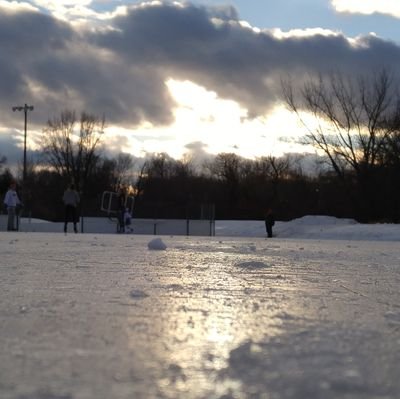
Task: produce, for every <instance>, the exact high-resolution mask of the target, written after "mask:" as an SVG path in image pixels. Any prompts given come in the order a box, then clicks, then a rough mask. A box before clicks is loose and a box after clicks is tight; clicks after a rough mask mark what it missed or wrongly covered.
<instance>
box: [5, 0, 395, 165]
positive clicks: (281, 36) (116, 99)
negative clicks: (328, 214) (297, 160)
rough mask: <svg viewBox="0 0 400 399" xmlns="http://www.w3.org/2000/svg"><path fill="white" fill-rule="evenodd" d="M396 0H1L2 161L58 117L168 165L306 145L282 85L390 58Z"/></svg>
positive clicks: (359, 69)
mask: <svg viewBox="0 0 400 399" xmlns="http://www.w3.org/2000/svg"><path fill="white" fill-rule="evenodd" d="M399 19H400V1H398V0H280V1H276V0H236V1H229V0H219V1H212V0H193V1H191V2H185V1H125V0H109V1H108V0H97V1H96V0H93V1H91V0H77V1H74V0H32V1H27V0H26V1H14V0H13V1H5V0H0V154H2V155H6V156H7V157H8V158H9V161H12V160H15V159H18V157H22V141H23V113H21V112H12V110H11V108H12V106H15V105H23V104H25V103H27V104H28V105H34V107H35V109H34V111H33V112H30V113H29V115H28V144H29V149H30V150H33V149H35V148H37V145H38V142H39V140H40V135H41V132H42V129H43V127H44V126H45V124H46V121H47V120H48V119H49V118H54V117H56V116H58V115H60V113H61V111H63V110H65V109H69V110H76V111H77V112H78V113H79V112H81V111H87V112H90V113H94V114H98V115H102V114H104V115H105V117H106V120H107V125H108V129H107V136H106V143H107V148H108V150H109V151H115V152H118V151H125V152H129V153H132V154H133V155H136V156H143V155H145V154H146V153H149V152H150V153H151V152H163V151H165V152H167V153H169V154H170V155H171V156H173V157H175V158H180V157H181V156H182V154H184V153H188V152H191V153H193V154H203V153H211V154H216V153H219V152H235V153H237V154H239V155H242V156H245V157H249V158H254V157H258V156H262V155H270V154H274V155H279V154H282V153H285V152H297V151H300V152H301V151H304V149H302V148H300V146H299V145H298V144H296V142H297V138H298V135H299V134H301V130H299V125H298V123H297V120H296V118H295V117H294V116H292V115H291V114H289V113H288V112H287V111H286V110H285V108H284V106H283V104H282V101H281V86H280V82H281V78H282V77H286V76H288V75H291V76H294V77H295V81H296V82H301V81H302V79H303V78H305V77H309V76H312V75H313V74H318V73H322V74H324V73H330V72H332V71H333V69H335V70H337V69H340V70H341V71H343V72H345V73H346V74H360V73H364V72H365V73H368V72H370V71H371V70H374V69H376V68H381V67H390V68H392V69H398V67H399V64H400V62H399V61H400V42H399V40H400V39H399V38H400V21H399Z"/></svg>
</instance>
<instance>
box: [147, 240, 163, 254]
mask: <svg viewBox="0 0 400 399" xmlns="http://www.w3.org/2000/svg"><path fill="white" fill-rule="evenodd" d="M147 247H148V248H149V249H151V250H153V251H165V250H166V249H167V246H166V245H165V244H164V241H163V240H162V239H161V238H154V239H153V240H151V241H150V242H149V243H148V244H147Z"/></svg>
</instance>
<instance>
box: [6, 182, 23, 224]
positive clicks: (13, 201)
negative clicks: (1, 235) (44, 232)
mask: <svg viewBox="0 0 400 399" xmlns="http://www.w3.org/2000/svg"><path fill="white" fill-rule="evenodd" d="M16 187H17V185H16V183H15V182H11V184H10V187H9V189H8V191H7V192H6V195H5V197H4V205H5V206H6V207H7V213H8V221H7V231H16V230H17V228H16V226H15V215H16V209H17V206H19V205H21V201H20V200H19V198H18V194H17V191H16Z"/></svg>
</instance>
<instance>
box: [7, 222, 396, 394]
mask: <svg viewBox="0 0 400 399" xmlns="http://www.w3.org/2000/svg"><path fill="white" fill-rule="evenodd" d="M300 224H302V229H303V230H302V231H303V233H304V236H305V237H309V236H310V234H311V233H310V230H311V231H313V229H314V228H316V227H318V226H321V223H310V224H305V223H304V221H302V223H300V221H297V222H296V223H295V222H294V221H293V226H294V225H300ZM248 226H249V224H248ZM248 226H247V227H248ZM282 226H283V225H281V226H279V222H278V223H277V226H276V232H277V233H278V232H282V231H283V230H280V228H282V229H283V227H282ZM285 226H286V227H287V224H286V225H285ZM323 226H328V224H327V223H325V224H323ZM330 226H331V228H335V227H339V226H340V227H341V228H343V229H345V228H346V226H347V227H348V228H350V227H351V228H354V229H356V228H357V227H359V228H360V230H359V232H361V236H360V235H356V233H355V231H356V230H353V233H352V234H354V235H353V237H354V240H348V239H346V240H327V239H323V240H322V239H315V240H314V239H301V238H293V237H292V238H282V237H280V236H277V237H275V238H273V239H266V238H263V237H232V236H231V237H224V236H219V237H174V236H163V237H158V238H160V239H161V240H162V242H164V244H165V245H166V246H167V247H168V250H167V251H150V250H149V247H148V244H149V242H151V240H152V239H153V238H154V237H151V236H136V235H117V234H115V235H107V234H99V235H93V234H83V235H81V234H78V235H67V236H64V235H63V234H45V233H5V232H3V233H0V252H1V257H0V273H1V279H0V316H1V323H0V342H1V351H0V398H1V399H132V398H135V399H137V398H139V399H141V398H146V399H147V398H149V399H152V398H171V399H172V398H178V399H179V398H182V399H183V398H184V399H191V398H196V399H197V398H210V399H213V398H215V399H222V398H225V399H228V398H231V399H236V398H237V399H239V398H240V399H241V398H246V399H247V398H268V399H321V398H323V399H337V398H345V399H398V398H400V379H399V378H398V377H399V375H400V350H399V348H400V291H399V284H400V266H399V264H400V263H399V260H400V252H399V245H398V242H396V241H395V240H394V237H396V234H397V233H394V230H395V229H394V228H391V234H390V237H391V241H373V240H372V238H371V237H373V235H371V234H372V233H373V234H378V228H375V230H374V231H373V232H372V233H371V230H373V228H372V227H371V228H370V230H369V233H368V234H364V235H366V236H368V237H369V241H363V240H360V238H362V236H363V231H362V226H359V225H358V224H356V223H347V224H341V223H331V224H330ZM297 227H299V226H297ZM380 227H381V228H382V230H381V236H389V235H388V232H387V231H386V230H385V229H386V227H387V226H386V225H382V226H380ZM321 228H322V229H323V230H324V231H327V229H328V230H329V228H327V227H321ZM226 229H227V228H226ZM235 231H236V232H238V231H239V230H238V229H237V227H236V230H235ZM297 231H298V232H299V231H300V228H299V229H298V230H297ZM365 231H366V230H364V233H365ZM261 233H262V232H261ZM242 234H243V233H242ZM313 234H314V233H313ZM332 235H333V233H332Z"/></svg>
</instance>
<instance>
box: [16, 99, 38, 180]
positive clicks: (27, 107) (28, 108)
mask: <svg viewBox="0 0 400 399" xmlns="http://www.w3.org/2000/svg"><path fill="white" fill-rule="evenodd" d="M12 110H13V112H15V111H24V116H25V119H24V121H25V124H24V170H23V179H22V180H23V183H26V130H27V124H28V111H33V105H27V104H25V105H24V106H20V105H19V106H15V107H12Z"/></svg>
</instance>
